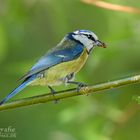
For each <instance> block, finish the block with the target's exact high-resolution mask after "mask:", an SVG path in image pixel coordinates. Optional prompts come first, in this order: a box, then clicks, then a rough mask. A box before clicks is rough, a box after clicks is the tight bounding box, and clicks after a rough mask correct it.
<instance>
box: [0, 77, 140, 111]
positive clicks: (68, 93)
mask: <svg viewBox="0 0 140 140" xmlns="http://www.w3.org/2000/svg"><path fill="white" fill-rule="evenodd" d="M138 82H140V75H135V76H132V77H128V78H124V79H120V80H115V81H111V82H106V83H101V84H97V85H93V86H87V87H83V88H81V90H80V91H79V92H77V91H76V89H75V88H74V89H69V90H64V91H59V92H57V93H56V94H55V96H52V95H51V94H50V93H49V94H43V95H39V96H34V97H29V98H24V99H19V100H16V101H13V102H9V103H5V104H3V105H1V106H0V111H2V110H7V109H12V108H17V107H22V106H29V105H33V104H38V103H46V102H49V101H54V100H57V99H58V100H59V99H64V98H68V97H72V96H78V95H84V94H85V95H86V94H90V93H95V92H97V91H104V90H107V89H114V88H117V87H121V86H124V85H128V84H133V83H138Z"/></svg>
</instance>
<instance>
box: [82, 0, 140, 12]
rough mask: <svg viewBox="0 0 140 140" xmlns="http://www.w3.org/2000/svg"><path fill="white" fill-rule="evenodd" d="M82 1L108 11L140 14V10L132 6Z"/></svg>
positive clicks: (98, 1) (93, 0)
mask: <svg viewBox="0 0 140 140" xmlns="http://www.w3.org/2000/svg"><path fill="white" fill-rule="evenodd" d="M81 1H83V2H85V3H87V4H92V5H95V6H97V7H101V8H104V9H108V10H113V11H120V12H127V13H136V14H140V9H138V8H134V7H131V6H123V5H118V4H111V3H109V2H105V1H102V0H81Z"/></svg>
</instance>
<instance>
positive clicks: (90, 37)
mask: <svg viewBox="0 0 140 140" xmlns="http://www.w3.org/2000/svg"><path fill="white" fill-rule="evenodd" d="M84 35H85V36H87V37H88V39H91V40H93V41H96V40H95V38H94V37H93V36H92V35H90V34H84Z"/></svg>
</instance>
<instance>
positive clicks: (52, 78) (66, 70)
mask: <svg viewBox="0 0 140 140" xmlns="http://www.w3.org/2000/svg"><path fill="white" fill-rule="evenodd" d="M87 57H88V54H87V52H86V50H84V51H83V53H82V54H81V55H80V57H78V58H77V59H75V60H72V61H68V62H63V63H60V64H58V65H55V66H53V67H51V68H49V69H48V70H47V71H46V73H45V78H43V79H39V80H37V81H35V82H34V83H33V84H32V85H50V86H53V85H59V84H61V83H62V81H61V80H60V79H62V78H64V77H66V75H68V74H70V73H73V72H74V73H77V72H78V71H79V70H80V69H81V68H82V66H83V65H84V64H85V62H86V60H87Z"/></svg>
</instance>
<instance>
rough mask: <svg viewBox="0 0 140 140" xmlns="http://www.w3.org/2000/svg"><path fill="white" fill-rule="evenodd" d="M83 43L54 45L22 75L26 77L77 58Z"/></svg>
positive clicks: (81, 50)
mask: <svg viewBox="0 0 140 140" xmlns="http://www.w3.org/2000/svg"><path fill="white" fill-rule="evenodd" d="M83 49H84V48H83V45H81V44H79V43H76V44H72V43H71V45H70V46H67V47H66V46H65V47H63V48H61V47H58V48H57V47H56V49H55V48H54V49H53V50H52V51H50V52H49V53H47V54H46V55H45V56H43V57H42V58H41V59H40V60H39V61H38V62H37V63H36V64H35V65H34V66H33V67H32V68H31V70H30V71H29V72H28V73H27V74H26V75H24V76H23V77H22V79H23V80H24V79H26V78H28V77H30V76H32V75H34V74H37V73H39V72H42V71H45V70H47V69H48V68H50V67H52V66H54V65H57V64H59V63H62V62H67V61H71V60H74V59H76V58H78V57H79V56H80V55H81V53H82V52H83Z"/></svg>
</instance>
